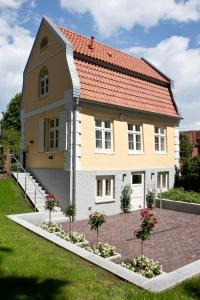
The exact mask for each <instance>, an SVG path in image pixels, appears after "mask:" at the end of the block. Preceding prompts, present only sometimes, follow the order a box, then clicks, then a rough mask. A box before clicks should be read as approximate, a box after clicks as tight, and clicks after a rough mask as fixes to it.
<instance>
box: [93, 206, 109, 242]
mask: <svg viewBox="0 0 200 300" xmlns="http://www.w3.org/2000/svg"><path fill="white" fill-rule="evenodd" d="M105 221H106V220H105V215H104V214H103V213H102V212H98V211H95V212H94V213H91V214H90V215H89V225H90V228H91V230H93V229H94V230H95V231H96V233H97V243H98V241H99V227H100V226H101V225H102V224H103V223H104V222H105Z"/></svg>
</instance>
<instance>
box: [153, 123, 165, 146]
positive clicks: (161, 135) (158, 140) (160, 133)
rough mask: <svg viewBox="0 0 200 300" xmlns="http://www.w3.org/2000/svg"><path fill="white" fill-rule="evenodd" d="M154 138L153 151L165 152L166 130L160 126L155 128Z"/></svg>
mask: <svg viewBox="0 0 200 300" xmlns="http://www.w3.org/2000/svg"><path fill="white" fill-rule="evenodd" d="M154 136H155V151H156V152H165V151H166V129H165V128H164V127H162V126H155V127H154Z"/></svg>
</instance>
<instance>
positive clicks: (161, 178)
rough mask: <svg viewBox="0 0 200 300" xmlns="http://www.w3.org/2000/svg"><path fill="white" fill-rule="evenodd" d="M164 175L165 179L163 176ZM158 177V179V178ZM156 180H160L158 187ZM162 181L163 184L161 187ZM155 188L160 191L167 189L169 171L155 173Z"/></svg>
mask: <svg viewBox="0 0 200 300" xmlns="http://www.w3.org/2000/svg"><path fill="white" fill-rule="evenodd" d="M164 176H165V180H164V178H163V177H164ZM158 177H160V179H158ZM158 182H160V187H158ZM163 182H165V186H164V187H163ZM157 189H158V190H159V191H161V192H165V191H167V190H168V189H169V172H158V173H157Z"/></svg>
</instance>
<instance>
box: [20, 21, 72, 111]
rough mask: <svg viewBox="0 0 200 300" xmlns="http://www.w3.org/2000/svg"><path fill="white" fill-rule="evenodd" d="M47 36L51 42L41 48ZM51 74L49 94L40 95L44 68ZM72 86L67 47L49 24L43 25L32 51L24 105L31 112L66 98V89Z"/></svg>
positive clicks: (26, 73) (25, 78)
mask: <svg viewBox="0 0 200 300" xmlns="http://www.w3.org/2000/svg"><path fill="white" fill-rule="evenodd" d="M45 36H47V37H48V40H49V43H48V46H47V47H46V48H44V49H43V50H42V51H41V50H40V43H41V40H42V39H43V38H44V37H45ZM44 67H45V68H47V70H48V74H49V92H48V96H44V97H40V96H39V77H40V72H41V70H42V69H43V68H44ZM70 88H72V86H71V80H70V77H69V72H68V67H67V63H66V53H65V47H64V45H63V44H62V43H61V42H60V40H59V38H58V37H57V36H56V35H55V34H53V33H52V31H51V30H50V29H49V28H48V27H47V26H42V27H41V30H40V32H39V35H38V37H37V40H36V43H35V45H34V47H33V50H32V52H31V55H30V58H29V61H28V64H27V67H26V70H25V74H24V86H23V99H24V101H23V106H22V108H23V109H24V110H25V112H30V111H33V110H35V109H38V108H40V107H42V106H45V105H48V104H50V103H53V102H55V101H57V100H60V99H63V98H64V93H65V91H66V90H68V89H70Z"/></svg>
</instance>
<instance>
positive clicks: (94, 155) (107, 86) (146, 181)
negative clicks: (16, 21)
mask: <svg viewBox="0 0 200 300" xmlns="http://www.w3.org/2000/svg"><path fill="white" fill-rule="evenodd" d="M22 98H23V99H22V107H21V121H22V151H23V153H24V155H23V157H24V165H25V167H26V169H28V170H30V172H31V173H32V174H33V175H34V176H35V177H36V178H37V180H39V182H40V183H41V184H42V185H43V186H44V187H45V188H46V189H47V190H48V192H49V193H54V194H56V196H57V199H58V200H60V201H61V204H62V208H64V207H66V205H67V204H68V203H69V201H73V202H74V203H75V204H76V208H77V219H81V218H85V217H87V216H88V214H89V213H90V211H91V210H92V211H94V210H98V211H104V212H105V213H106V214H116V213H119V211H120V195H121V189H122V187H123V186H124V185H126V184H130V185H131V187H132V190H133V192H132V198H131V204H132V209H138V208H139V206H142V207H144V206H145V205H146V204H145V195H146V193H147V191H148V189H149V188H152V187H158V188H159V189H162V190H165V189H168V188H170V187H172V186H173V183H174V173H175V165H177V164H178V161H179V131H178V125H179V121H180V114H179V112H178V109H177V106H176V104H175V101H174V98H173V93H172V90H171V80H170V79H169V78H168V77H167V76H165V75H164V74H163V73H161V72H160V71H159V70H158V69H156V68H155V67H154V66H153V65H151V64H150V63H149V62H148V61H146V60H145V59H137V58H135V57H132V56H130V55H128V54H126V53H123V52H121V51H118V50H116V49H113V48H111V47H109V46H106V45H104V44H102V43H100V42H97V41H96V40H95V38H94V37H91V38H87V37H84V36H81V35H79V34H77V33H73V32H71V31H69V30H67V29H65V28H62V27H60V26H57V25H55V24H54V23H53V22H52V21H51V20H49V19H48V18H46V17H45V18H43V19H42V22H41V25H40V28H39V30H38V33H37V36H36V39H35V42H34V45H33V48H32V50H31V53H30V56H29V59H28V61H27V64H26V67H25V70H24V81H23V96H22Z"/></svg>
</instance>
